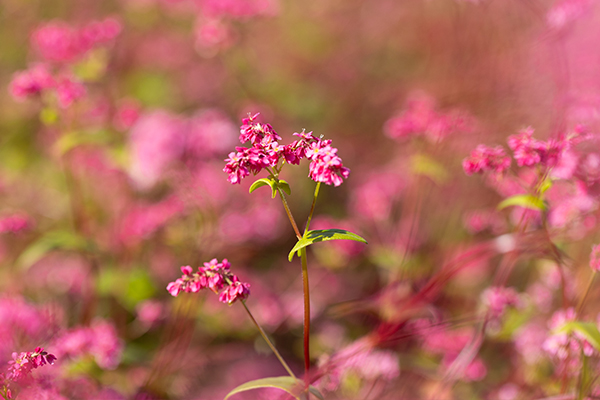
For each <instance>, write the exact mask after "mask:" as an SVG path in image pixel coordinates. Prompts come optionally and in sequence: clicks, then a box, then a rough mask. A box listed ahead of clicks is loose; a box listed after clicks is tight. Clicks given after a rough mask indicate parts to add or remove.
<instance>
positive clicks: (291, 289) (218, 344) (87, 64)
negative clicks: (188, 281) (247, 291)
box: [0, 0, 600, 400]
mask: <svg viewBox="0 0 600 400" xmlns="http://www.w3.org/2000/svg"><path fill="white" fill-rule="evenodd" d="M599 17H600V15H599V14H598V7H597V5H596V3H595V2H593V1H592V0H559V1H556V2H552V1H538V0H507V1H496V0H481V1H473V0H471V1H467V0H409V1H404V2H398V1H394V0H374V1H359V0H344V1H338V0H319V1H311V0H309V1H303V2H295V1H289V0H120V1H116V0H114V1H102V2H99V1H91V0H77V1H74V0H73V1H70V0H60V1H59V0H56V1H53V0H44V1H40V0H0V88H2V90H0V141H1V143H0V292H1V295H0V362H1V364H0V365H6V367H7V368H8V365H9V364H8V362H9V361H10V360H12V356H11V354H12V353H13V352H26V351H33V349H34V348H35V347H36V346H42V347H44V348H45V349H46V350H47V351H48V352H50V353H52V354H54V355H56V356H57V357H58V360H57V362H56V363H55V364H54V365H53V366H44V367H43V368H42V369H40V370H39V371H34V377H35V379H34V381H32V382H23V383H15V384H12V385H11V388H12V390H13V396H14V397H16V398H19V399H48V398H52V399H63V398H64V399H90V400H94V399H95V400H103V399H115V400H116V399H136V400H146V399H148V400H149V399H203V400H208V399H210V400H212V399H222V398H223V397H224V396H225V395H226V393H227V392H229V391H230V390H231V389H233V388H234V387H235V386H237V385H239V384H241V383H243V382H245V381H248V380H251V379H258V378H263V377H268V376H280V375H285V371H284V370H283V369H282V367H281V366H280V365H279V364H278V362H277V359H276V358H275V357H273V355H272V354H271V353H270V350H269V349H268V347H267V346H266V344H265V343H264V342H263V340H262V338H261V337H260V336H259V335H258V332H257V331H256V330H255V328H254V326H253V325H252V323H251V321H250V320H249V319H248V318H247V316H246V315H245V313H244V310H243V309H242V307H241V306H240V305H239V304H237V303H236V304H233V305H231V306H227V305H225V304H222V303H220V302H219V301H218V298H217V296H215V295H213V294H212V293H210V292H208V291H207V293H197V294H193V295H192V294H182V295H180V296H178V297H177V298H174V297H172V296H170V295H169V293H168V292H167V291H166V289H165V288H166V286H167V284H168V283H169V282H171V281H174V280H175V279H176V278H178V277H180V276H181V271H180V269H179V267H180V266H184V265H190V266H192V267H194V268H195V267H197V266H201V265H202V263H203V262H206V261H209V260H210V259H212V258H218V259H219V260H221V259H223V258H227V259H228V260H229V261H230V262H231V264H232V271H233V272H234V273H235V274H236V275H238V276H239V277H240V279H241V280H243V281H245V282H248V283H250V285H251V292H252V294H251V295H250V297H249V299H248V301H247V304H248V306H249V308H250V309H251V310H252V312H253V313H254V315H255V316H256V318H257V320H259V321H260V322H261V324H262V325H263V327H264V328H265V330H266V331H267V332H268V333H269V334H270V335H272V339H273V340H274V342H275V343H276V344H277V346H278V348H279V349H280V351H281V353H282V354H283V356H284V357H285V358H286V360H288V363H289V364H290V365H291V367H292V369H293V370H294V371H296V372H297V374H298V375H301V374H302V371H303V353H302V316H303V314H302V312H303V311H302V280H301V275H300V262H299V260H298V259H295V260H294V261H293V262H292V263H290V262H288V260H287V254H288V251H289V250H290V249H291V248H292V247H293V245H294V243H295V241H296V240H295V237H294V233H293V230H292V228H291V226H290V224H289V221H288V220H287V218H286V215H285V212H284V210H283V207H282V206H281V204H280V202H279V200H277V199H273V200H272V199H271V197H270V193H269V192H268V190H267V189H258V190H257V191H256V192H254V193H252V194H248V188H249V186H250V184H251V183H252V181H253V180H254V179H252V177H248V178H246V179H245V180H244V182H242V184H241V185H231V184H230V183H229V182H227V174H226V173H224V172H223V171H222V170H223V167H224V165H225V163H224V159H225V158H227V156H228V154H229V153H230V152H232V151H234V150H235V146H240V143H239V141H238V136H239V126H240V125H241V119H242V118H244V117H246V116H247V114H248V113H256V112H260V117H259V120H260V121H261V122H263V123H270V124H271V125H272V126H273V128H274V129H275V131H277V132H278V134H279V135H280V136H281V137H282V143H284V144H287V143H290V142H292V141H293V140H294V139H295V137H294V136H292V134H293V133H294V132H301V131H302V130H303V129H306V131H307V132H308V131H313V133H314V135H315V136H317V137H318V136H320V135H323V136H324V138H326V139H331V140H332V141H333V142H332V145H333V146H334V147H336V148H338V149H339V151H338V155H339V156H340V157H341V158H342V159H343V161H344V166H346V167H348V168H350V170H351V173H350V177H349V178H348V179H347V180H345V182H344V184H343V185H341V186H340V187H337V188H334V187H333V186H324V185H323V186H322V187H321V193H320V197H319V200H318V203H317V207H316V211H315V219H314V222H313V224H312V225H311V227H312V228H313V229H324V228H333V227H335V228H343V229H348V230H351V231H353V232H356V233H357V234H359V235H361V236H363V237H364V238H366V239H367V241H368V242H369V244H368V245H366V246H365V245H362V244H360V243H354V242H329V243H323V244H316V245H315V246H311V248H310V250H309V270H310V274H311V275H310V279H311V294H312V299H311V301H312V311H313V316H312V317H313V322H312V324H313V325H312V334H311V356H312V360H313V368H314V371H315V376H314V379H313V384H314V385H315V386H316V387H318V388H319V389H320V390H321V391H322V392H323V394H324V395H325V397H326V398H328V399H424V398H428V397H431V398H435V399H436V400H437V399H445V398H448V399H452V398H457V399H458V398H460V399H498V400H514V399H532V398H544V397H546V396H551V395H557V394H560V393H570V392H572V391H573V390H575V389H573V388H572V387H571V386H569V385H570V384H568V383H565V382H570V381H569V380H568V379H570V378H569V377H572V376H573V373H574V372H568V371H567V370H568V368H569V367H568V366H565V365H563V364H564V363H563V364H560V365H558V366H557V364H556V362H555V361H556V360H555V357H554V358H553V354H554V353H551V352H550V353H548V351H547V349H545V348H542V343H544V342H545V340H546V339H547V338H548V337H549V336H551V335H552V333H551V331H550V330H549V328H548V321H549V320H550V319H551V317H552V315H553V313H554V312H555V311H557V310H559V309H566V308H567V307H568V306H574V305H575V304H576V303H577V301H578V299H580V298H581V294H582V293H583V292H584V291H585V287H586V284H587V282H588V280H589V276H590V271H589V267H588V266H587V264H588V259H589V254H590V246H591V245H592V244H593V243H597V242H598V239H599V237H598V234H597V230H598V229H597V221H596V220H597V215H598V201H599V198H598V195H600V191H599V190H598V187H599V186H598V181H599V180H600V149H599V148H598V142H597V140H596V139H594V137H593V135H592V134H593V133H594V132H595V131H596V130H597V127H598V122H599V117H600V114H599V112H600V50H599V49H598V43H600V23H599V22H600V21H599ZM528 126H531V127H533V129H534V130H535V133H534V135H535V137H536V138H538V139H540V140H547V139H550V138H558V137H561V135H565V134H567V133H568V132H573V131H576V132H585V134H586V135H589V137H588V139H589V140H586V141H585V142H583V143H582V144H580V145H579V146H578V147H577V148H573V149H572V151H570V153H569V154H570V155H569V157H566V156H565V157H564V161H563V162H561V164H560V165H559V167H560V168H558V167H557V170H559V171H560V173H556V174H554V175H553V178H554V179H555V180H556V181H557V182H556V183H555V184H554V186H553V187H552V189H551V190H550V191H549V192H548V197H547V199H545V200H546V201H547V207H548V208H547V213H545V214H544V215H543V216H541V217H540V215H538V216H537V217H535V218H538V219H535V218H534V220H533V221H534V222H532V223H531V224H530V225H529V229H520V227H522V226H521V222H522V221H523V214H524V209H523V208H521V207H515V208H511V209H504V210H498V209H497V208H496V206H497V205H498V203H500V201H502V199H503V198H505V197H508V196H509V195H511V194H514V193H521V192H522V191H523V190H525V189H522V188H521V189H518V188H517V189H515V187H516V186H518V185H517V183H518V182H517V180H516V178H515V180H510V179H505V180H504V181H502V182H498V181H497V180H494V179H491V178H490V177H489V176H487V177H480V176H471V177H469V176H467V175H466V174H465V173H464V171H463V167H462V163H463V159H465V157H468V156H469V155H470V154H471V151H472V150H473V149H475V147H476V146H477V145H479V144H486V145H489V146H496V145H502V146H504V148H505V149H506V148H507V146H506V140H507V138H508V136H509V135H513V134H516V133H517V132H518V131H519V130H521V129H523V128H525V127H528ZM569 163H570V164H569ZM537 171H538V172H539V170H537ZM535 172H536V170H535V169H534V168H531V169H530V170H527V171H522V170H521V169H519V170H517V169H516V166H515V165H514V163H513V173H514V174H515V176H518V177H519V179H521V181H519V182H529V183H531V182H532V179H533V178H531V176H532V174H534V173H535ZM307 176H308V163H302V164H301V165H300V166H295V167H292V166H290V167H286V168H285V169H284V171H283V172H282V178H283V179H285V180H287V181H288V182H289V183H290V186H291V188H292V192H291V196H289V198H288V201H289V203H290V206H291V209H292V212H293V214H294V216H295V217H296V221H297V222H298V224H299V225H301V227H302V226H303V224H304V221H305V219H306V217H307V215H308V212H309V210H310V204H311V200H312V195H313V191H314V182H312V181H311V180H310V179H307ZM259 177H264V176H259ZM255 179H256V178H255ZM511 185H512V186H511ZM519 190H521V192H520V191H519ZM538 214H542V213H539V212H538ZM540 218H541V219H540ZM525 231H526V233H528V235H526V238H525V239H519V240H516V239H515V238H517V236H515V235H516V234H517V233H521V234H522V233H523V232H525ZM546 240H547V241H546ZM548 242H550V243H554V244H556V246H557V247H556V248H558V249H559V250H560V252H561V254H562V256H561V257H558V258H557V257H556V256H555V254H556V252H554V253H552V254H554V256H553V255H549V250H548V249H547V247H548V246H547V243H548ZM553 249H555V248H553ZM507 254H509V255H510V256H507ZM513 255H514V257H513ZM507 259H509V260H508V261H507ZM505 263H509V264H510V265H511V266H510V267H507V266H506V265H505ZM513 267H514V268H513ZM503 268H504V269H503ZM499 270H500V271H505V272H506V271H507V272H506V276H505V277H504V279H505V280H504V281H503V282H504V283H505V285H506V286H507V287H511V288H513V289H512V290H514V295H515V296H517V297H518V298H519V300H518V301H517V300H515V301H513V302H512V303H511V304H512V306H514V307H513V308H514V309H512V311H511V312H510V313H509V315H507V316H504V317H503V318H504V319H501V320H500V319H499V320H498V321H493V322H494V323H492V322H490V323H489V324H488V318H487V317H484V316H485V315H486V314H485V311H482V310H484V309H485V307H486V306H489V304H488V303H486V300H485V299H486V298H487V297H485V294H484V293H486V292H485V290H486V288H489V287H490V286H493V285H496V284H497V282H498V273H497V271H499ZM488 293H489V292H488ZM511 293H512V292H511ZM482 296H483V297H482ZM597 299H598V291H597V290H594V288H593V287H592V290H591V291H590V293H589V297H588V298H587V302H586V308H585V309H584V310H583V312H582V314H580V315H585V317H586V318H588V319H589V320H591V321H596V314H597V312H598V311H599V310H598V307H597V306H596V304H595V301H594V300H597ZM483 321H486V323H484V326H485V325H486V324H487V328H486V327H484V328H483V329H482V328H481V324H482V322H483ZM474 343H477V346H475V345H474ZM468 345H469V346H473V348H475V351H474V353H473V354H471V355H470V356H468V357H467V356H465V357H464V359H462V361H461V362H458V363H455V362H454V361H455V360H456V359H457V357H458V355H459V354H460V353H461V351H463V349H464V348H466V346H468ZM546 347H548V346H546ZM463 354H464V352H463ZM593 357H596V353H594V356H593ZM593 357H592V358H593ZM596 358H597V357H596ZM594 360H595V358H594ZM563 361H564V360H563ZM0 371H4V370H0ZM565 371H566V372H565ZM569 374H571V375H569ZM557 375H558V376H561V377H563V378H564V379H563V381H562V385H561V383H560V382H561V381H560V380H557V378H556V377H557ZM575 381H576V379H575ZM557 382H558V383H557ZM1 383H2V380H0V384H1ZM590 390H591V389H590ZM282 393H283V392H279V391H277V390H257V391H253V392H248V393H247V394H246V393H244V394H239V395H236V397H237V398H240V399H242V398H244V395H247V397H246V398H249V399H256V398H265V399H267V398H273V399H277V398H285V397H282V396H283V395H282ZM590 393H591V392H590ZM236 397H233V398H234V399H235V398H236Z"/></svg>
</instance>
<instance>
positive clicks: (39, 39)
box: [31, 21, 84, 62]
mask: <svg viewBox="0 0 600 400" xmlns="http://www.w3.org/2000/svg"><path fill="white" fill-rule="evenodd" d="M31 41H32V44H33V47H34V48H35V49H37V51H38V52H39V53H40V55H41V56H42V57H43V58H45V59H46V60H49V61H59V62H70V61H72V60H73V59H75V58H77V57H78V56H79V55H81V53H82V52H83V50H84V49H82V43H81V41H80V38H79V35H78V34H77V32H76V31H75V30H74V29H73V28H71V27H70V26H69V25H68V24H66V23H64V22H61V21H54V22H49V23H47V24H44V25H42V26H40V27H38V28H37V29H36V30H35V31H34V32H33V33H32V34H31Z"/></svg>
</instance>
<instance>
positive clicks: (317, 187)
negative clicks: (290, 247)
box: [304, 182, 321, 235]
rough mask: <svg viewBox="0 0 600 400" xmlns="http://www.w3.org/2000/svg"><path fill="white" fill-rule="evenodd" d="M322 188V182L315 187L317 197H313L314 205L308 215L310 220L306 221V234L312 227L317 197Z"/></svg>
mask: <svg viewBox="0 0 600 400" xmlns="http://www.w3.org/2000/svg"><path fill="white" fill-rule="evenodd" d="M320 187H321V182H317V186H316V187H315V195H314V196H313V201H312V205H311V206H310V213H309V214H308V219H307V221H306V227H305V228H304V234H305V235H306V232H308V227H309V226H310V221H311V220H312V216H313V212H315V204H317V196H318V195H319V188H320Z"/></svg>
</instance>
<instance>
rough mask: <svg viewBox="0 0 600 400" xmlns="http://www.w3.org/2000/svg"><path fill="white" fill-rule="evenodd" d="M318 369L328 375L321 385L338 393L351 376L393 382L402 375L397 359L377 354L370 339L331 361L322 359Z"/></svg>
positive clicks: (382, 351) (387, 354) (384, 354)
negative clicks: (345, 380) (341, 384)
mask: <svg viewBox="0 0 600 400" xmlns="http://www.w3.org/2000/svg"><path fill="white" fill-rule="evenodd" d="M319 366H320V368H322V369H323V370H324V371H327V373H326V374H325V377H324V378H322V379H321V380H320V381H319V383H318V385H319V386H321V387H322V388H323V389H324V390H327V391H334V390H337V388H338V387H339V385H340V383H341V382H342V381H343V380H344V379H345V377H346V376H347V375H348V374H349V373H354V374H357V375H358V377H359V378H361V379H365V380H368V381H371V382H372V381H375V380H376V379H383V380H386V381H389V380H393V379H395V378H397V377H398V376H399V375H400V368H399V360H398V356H397V355H396V354H395V353H393V352H390V351H385V350H377V349H375V348H373V345H372V344H371V343H370V342H369V340H367V339H360V340H357V341H355V342H354V343H352V344H350V345H349V346H347V347H345V348H343V349H342V350H340V351H339V352H337V353H335V354H334V355H333V356H331V357H323V358H322V359H321V360H320V361H319Z"/></svg>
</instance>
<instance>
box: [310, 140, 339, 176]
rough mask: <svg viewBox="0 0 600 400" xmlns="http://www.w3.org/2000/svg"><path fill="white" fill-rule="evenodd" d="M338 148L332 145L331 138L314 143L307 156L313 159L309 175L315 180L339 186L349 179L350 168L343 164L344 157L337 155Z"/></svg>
mask: <svg viewBox="0 0 600 400" xmlns="http://www.w3.org/2000/svg"><path fill="white" fill-rule="evenodd" d="M336 153H337V149H336V148H334V147H331V140H321V141H319V142H316V143H312V144H311V147H310V149H309V150H308V151H307V152H306V156H307V157H308V158H309V159H311V160H312V162H311V163H310V166H309V174H308V176H309V177H310V178H311V179H312V180H313V181H315V182H322V183H325V184H327V185H334V186H339V185H341V184H342V182H343V179H342V178H344V179H347V178H348V176H349V175H350V170H349V169H348V168H346V167H344V166H343V164H342V159H341V158H340V157H338V156H337V155H336Z"/></svg>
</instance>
